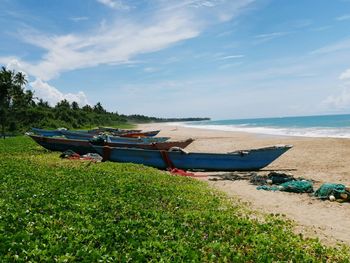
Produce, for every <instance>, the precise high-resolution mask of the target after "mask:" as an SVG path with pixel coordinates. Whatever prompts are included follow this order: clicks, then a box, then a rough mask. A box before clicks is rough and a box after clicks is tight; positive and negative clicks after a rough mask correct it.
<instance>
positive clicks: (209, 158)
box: [93, 145, 292, 171]
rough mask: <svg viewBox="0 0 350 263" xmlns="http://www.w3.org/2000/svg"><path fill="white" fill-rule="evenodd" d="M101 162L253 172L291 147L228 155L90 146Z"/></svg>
mask: <svg viewBox="0 0 350 263" xmlns="http://www.w3.org/2000/svg"><path fill="white" fill-rule="evenodd" d="M93 147H94V148H95V150H96V151H97V152H98V153H99V154H100V155H101V156H103V158H104V160H110V161H114V162H124V163H137V164H144V165H148V166H152V167H156V168H160V169H166V168H169V167H176V168H179V169H185V170H205V171H254V170H259V169H261V168H263V167H265V166H267V165H269V164H270V163H271V162H273V161H274V160H275V159H277V158H278V157H279V156H281V155H282V154H283V153H285V152H286V151H287V150H289V149H290V148H291V147H292V146H291V145H276V146H270V147H264V148H259V149H250V150H243V151H235V152H231V153H224V154H222V153H186V152H184V151H171V150H170V151H154V150H140V149H131V148H130V149H128V148H113V147H112V148H111V147H108V146H95V145H94V146H93Z"/></svg>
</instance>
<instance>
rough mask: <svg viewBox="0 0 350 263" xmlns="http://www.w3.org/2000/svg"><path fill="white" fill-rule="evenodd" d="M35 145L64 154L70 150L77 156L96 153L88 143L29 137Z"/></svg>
mask: <svg viewBox="0 0 350 263" xmlns="http://www.w3.org/2000/svg"><path fill="white" fill-rule="evenodd" d="M29 136H30V137H31V138H32V139H33V140H34V141H35V142H36V143H37V144H39V145H41V146H42V147H44V148H45V149H47V150H50V151H58V152H64V151H67V150H72V151H74V152H76V153H79V154H87V153H96V150H95V149H94V148H93V147H92V146H91V144H90V143H89V141H84V140H71V139H65V138H50V137H44V136H36V135H29Z"/></svg>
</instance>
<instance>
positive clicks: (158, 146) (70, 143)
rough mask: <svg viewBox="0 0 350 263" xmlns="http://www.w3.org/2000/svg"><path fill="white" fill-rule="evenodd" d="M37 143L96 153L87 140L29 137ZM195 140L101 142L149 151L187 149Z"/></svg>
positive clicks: (57, 149)
mask: <svg viewBox="0 0 350 263" xmlns="http://www.w3.org/2000/svg"><path fill="white" fill-rule="evenodd" d="M29 136H30V137H31V138H32V139H33V140H34V141H35V142H36V143H38V144H39V145H41V146H42V147H44V148H45V149H48V150H51V151H60V152H64V151H67V150H72V151H74V152H76V153H79V154H86V153H95V152H96V151H95V149H94V148H93V147H92V143H91V142H89V141H87V140H73V139H66V138H52V137H44V136H37V135H29ZM193 141H194V140H193V139H188V140H185V141H169V142H159V143H149V144H145V143H144V144H142V143H138V144H134V143H112V142H105V141H102V142H99V143H101V145H104V146H109V147H127V148H140V149H149V150H169V149H170V148H171V147H181V148H185V147H186V146H188V145H189V144H190V143H192V142H193Z"/></svg>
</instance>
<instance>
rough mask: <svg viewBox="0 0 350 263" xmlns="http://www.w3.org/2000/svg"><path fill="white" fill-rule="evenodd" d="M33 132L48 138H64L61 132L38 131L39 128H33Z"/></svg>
mask: <svg viewBox="0 0 350 263" xmlns="http://www.w3.org/2000/svg"><path fill="white" fill-rule="evenodd" d="M31 130H32V132H34V133H35V134H38V135H41V136H46V137H53V136H62V134H61V131H60V130H44V129H38V128H32V129H31Z"/></svg>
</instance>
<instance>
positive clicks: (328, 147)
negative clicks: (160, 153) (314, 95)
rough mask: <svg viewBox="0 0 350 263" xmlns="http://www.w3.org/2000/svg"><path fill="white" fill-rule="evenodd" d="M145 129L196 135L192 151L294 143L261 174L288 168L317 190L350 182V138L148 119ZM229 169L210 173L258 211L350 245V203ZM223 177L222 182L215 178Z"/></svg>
mask: <svg viewBox="0 0 350 263" xmlns="http://www.w3.org/2000/svg"><path fill="white" fill-rule="evenodd" d="M139 127H140V128H141V129H143V130H154V129H160V130H161V132H160V134H159V136H170V137H171V138H172V139H174V140H177V139H186V138H189V137H191V138H194V139H195V142H193V143H192V144H191V145H189V146H188V147H187V148H186V150H187V151H197V152H231V151H234V150H242V149H249V148H256V147H262V146H268V145H275V144H292V145H294V147H293V148H292V149H291V150H289V151H288V152H287V153H285V154H284V155H282V156H281V157H280V158H278V159H277V160H276V161H274V162H273V163H272V164H270V165H269V166H267V167H266V168H264V169H263V170H262V171H261V172H259V174H267V173H268V172H269V171H271V170H273V171H284V172H289V173H292V174H293V176H294V177H303V178H306V179H312V180H314V181H316V182H315V186H314V188H315V189H317V188H318V186H320V185H321V184H322V183H325V182H332V183H341V184H345V185H350V139H335V138H307V137H287V136H268V135H261V134H250V133H240V132H227V131H217V130H205V129H197V128H185V127H182V126H176V125H175V126H173V125H167V124H158V123H152V124H142V125H139ZM223 174H225V173H219V172H218V173H208V175H209V176H208V177H207V178H204V179H203V178H202V179H200V180H206V181H207V182H208V184H210V185H211V186H213V187H215V188H217V189H220V190H222V191H224V192H226V193H227V194H228V195H229V196H234V197H238V198H240V199H242V200H243V201H245V202H248V203H249V205H250V206H251V208H253V209H254V210H258V211H262V212H266V213H279V214H284V215H286V217H287V218H289V219H292V220H294V221H295V222H296V224H297V226H296V231H297V232H298V233H302V234H303V235H305V236H308V237H318V238H319V239H320V240H321V241H322V242H323V243H325V244H329V245H335V244H336V243H344V244H348V245H350V203H338V202H330V201H320V200H318V199H316V198H314V197H310V196H309V195H308V194H295V193H286V192H268V191H263V190H256V186H254V185H251V184H250V183H249V182H248V181H247V180H236V181H231V180H222V175H223ZM213 178H217V179H218V180H217V181H212V179H213Z"/></svg>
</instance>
